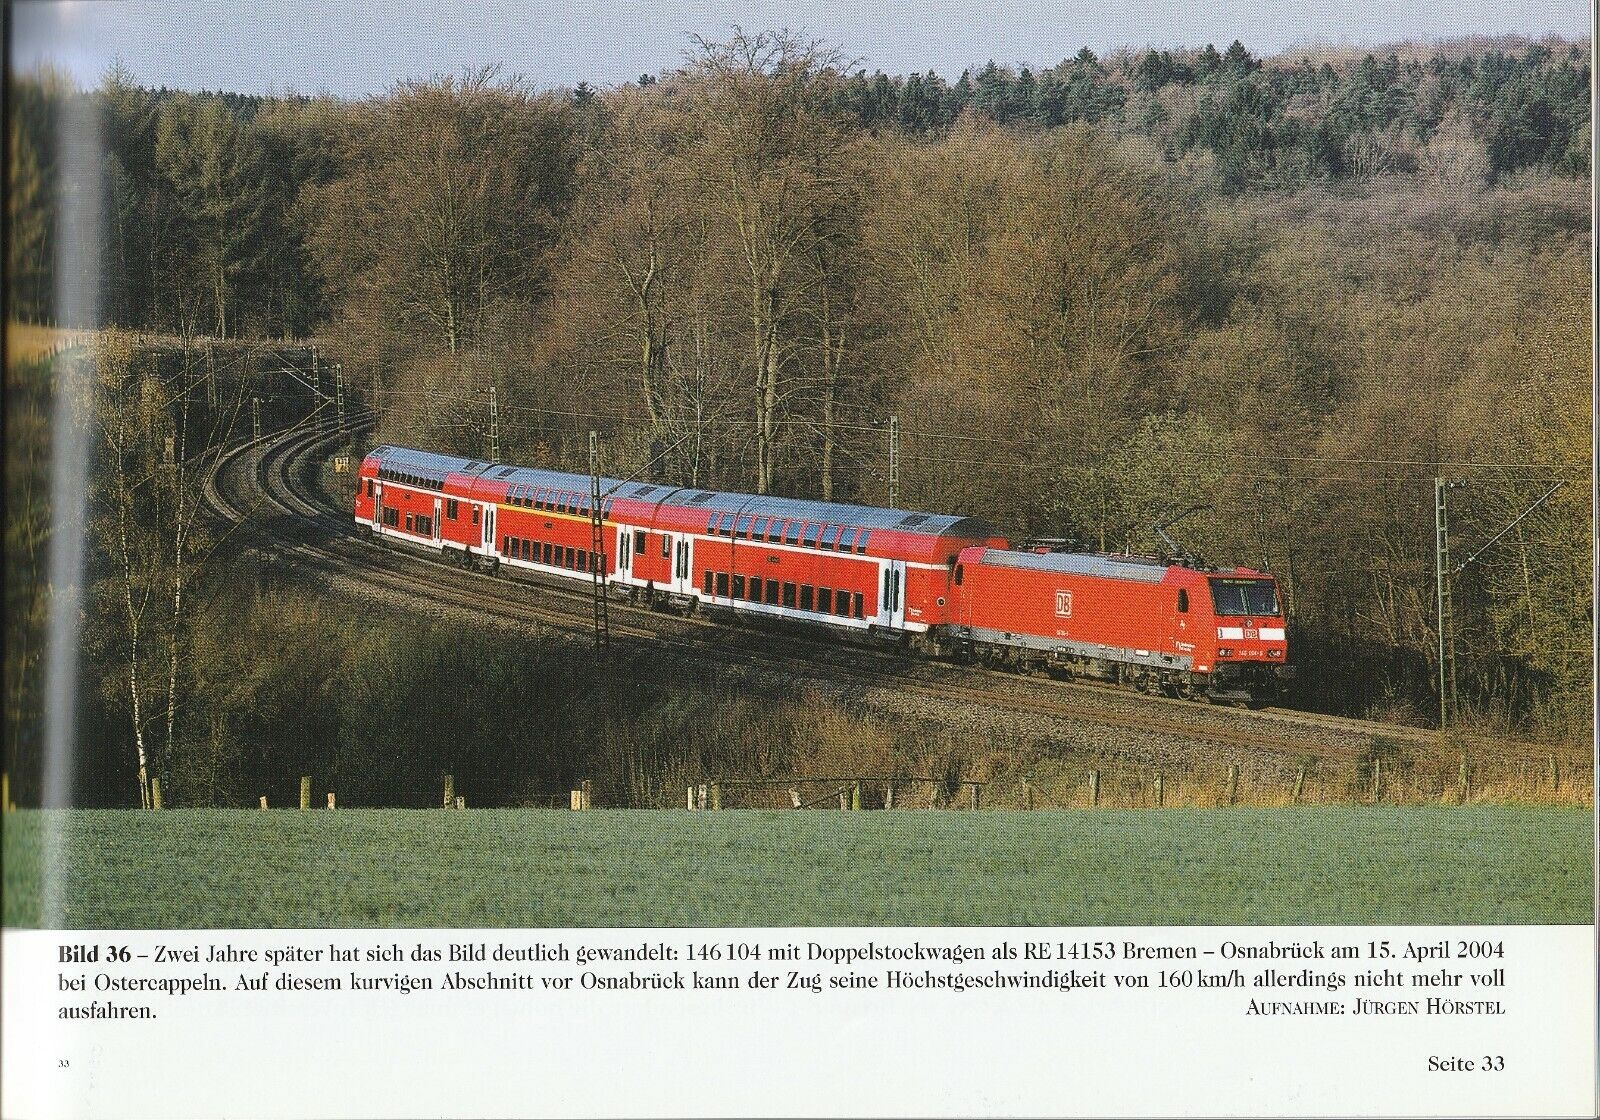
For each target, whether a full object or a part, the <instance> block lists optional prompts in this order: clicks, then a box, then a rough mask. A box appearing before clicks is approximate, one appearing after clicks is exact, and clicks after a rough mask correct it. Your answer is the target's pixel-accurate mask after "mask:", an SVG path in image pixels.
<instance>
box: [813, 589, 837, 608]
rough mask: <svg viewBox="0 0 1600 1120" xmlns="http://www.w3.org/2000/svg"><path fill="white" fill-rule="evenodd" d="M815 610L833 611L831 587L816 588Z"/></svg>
mask: <svg viewBox="0 0 1600 1120" xmlns="http://www.w3.org/2000/svg"><path fill="white" fill-rule="evenodd" d="M817 610H819V611H821V612H822V613H823V614H832V613H833V588H831V587H819V588H817Z"/></svg>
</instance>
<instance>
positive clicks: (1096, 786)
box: [1089, 770, 1100, 809]
mask: <svg viewBox="0 0 1600 1120" xmlns="http://www.w3.org/2000/svg"><path fill="white" fill-rule="evenodd" d="M1089 806H1090V808H1094V809H1098V808H1099V807H1100V771H1098V770H1091V771H1089Z"/></svg>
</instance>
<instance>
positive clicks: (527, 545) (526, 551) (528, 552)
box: [522, 540, 533, 560]
mask: <svg viewBox="0 0 1600 1120" xmlns="http://www.w3.org/2000/svg"><path fill="white" fill-rule="evenodd" d="M522 558H523V559H524V560H532V559H533V542H532V541H531V540H524V541H523V542H522Z"/></svg>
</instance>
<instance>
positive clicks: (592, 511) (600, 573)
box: [589, 429, 611, 650]
mask: <svg viewBox="0 0 1600 1120" xmlns="http://www.w3.org/2000/svg"><path fill="white" fill-rule="evenodd" d="M602 508H603V507H602V505H601V495H600V436H599V434H598V433H596V432H595V431H594V430H593V429H591V430H590V432H589V530H590V533H589V537H590V542H591V546H590V551H589V571H590V572H591V573H592V574H593V576H594V648H595V649H596V650H602V649H605V648H607V647H608V646H610V644H611V625H610V618H609V617H608V616H607V612H606V551H605V532H604V521H605V518H604V515H603V513H602Z"/></svg>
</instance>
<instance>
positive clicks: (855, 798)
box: [850, 781, 861, 812]
mask: <svg viewBox="0 0 1600 1120" xmlns="http://www.w3.org/2000/svg"><path fill="white" fill-rule="evenodd" d="M850 808H851V809H852V810H855V811H858V812H859V811H860V809H861V783H860V782H859V781H858V782H856V784H855V785H853V786H851V787H850Z"/></svg>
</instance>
